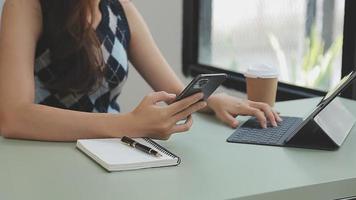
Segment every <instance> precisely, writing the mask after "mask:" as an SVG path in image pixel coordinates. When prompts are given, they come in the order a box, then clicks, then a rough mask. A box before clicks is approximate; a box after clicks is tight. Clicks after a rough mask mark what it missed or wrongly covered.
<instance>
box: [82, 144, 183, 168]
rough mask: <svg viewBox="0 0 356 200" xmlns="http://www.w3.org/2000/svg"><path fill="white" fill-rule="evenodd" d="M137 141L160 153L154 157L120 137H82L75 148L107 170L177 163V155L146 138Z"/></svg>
mask: <svg viewBox="0 0 356 200" xmlns="http://www.w3.org/2000/svg"><path fill="white" fill-rule="evenodd" d="M135 140H136V141H137V142H139V143H141V144H144V145H146V146H149V147H151V148H154V149H155V150H156V151H158V152H160V153H161V155H162V156H161V157H156V156H153V155H149V154H147V153H144V152H142V151H140V150H138V149H135V148H133V147H130V146H128V145H126V144H125V143H123V142H121V139H120V138H114V139H112V138H110V139H84V140H78V141H77V148H79V149H80V150H81V151H82V152H84V153H85V154H87V155H88V156H89V157H91V158H92V159H93V160H95V161H96V162H98V163H99V164H100V165H101V166H102V167H104V168H105V169H106V170H108V171H122V170H134V169H142V168H150V167H162V166H172V165H178V164H179V163H180V159H179V157H177V156H175V155H174V154H172V153H170V152H169V151H168V150H166V149H164V148H163V147H162V146H160V145H158V144H157V143H155V142H154V141H153V140H150V139H147V138H136V139H135Z"/></svg>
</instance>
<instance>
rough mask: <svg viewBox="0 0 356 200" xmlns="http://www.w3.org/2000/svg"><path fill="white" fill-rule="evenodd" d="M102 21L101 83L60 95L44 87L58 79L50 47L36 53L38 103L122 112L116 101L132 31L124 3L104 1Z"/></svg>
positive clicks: (100, 24)
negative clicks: (103, 71) (89, 89)
mask: <svg viewBox="0 0 356 200" xmlns="http://www.w3.org/2000/svg"><path fill="white" fill-rule="evenodd" d="M100 10H101V14H102V20H101V22H100V23H99V25H98V27H97V30H96V33H97V36H98V39H99V41H100V42H101V49H102V53H103V58H104V62H105V64H106V67H107V70H106V74H105V76H104V79H103V82H102V84H101V86H100V87H99V88H98V89H97V90H95V91H94V92H93V93H90V94H75V93H70V94H68V95H64V96H62V95H59V94H58V93H56V92H55V91H52V90H49V89H46V88H44V87H43V85H44V84H43V83H44V82H45V81H48V80H51V79H54V78H56V77H55V76H54V75H53V73H52V70H51V56H50V54H51V53H50V51H49V50H48V49H44V50H42V52H36V55H38V56H37V57H36V61H35V86H36V88H35V91H36V94H35V101H36V103H37V104H42V105H48V106H52V107H57V108H63V109H70V110H76V111H84V112H101V113H105V112H113V113H116V112H119V111H120V107H119V105H118V103H117V102H116V100H117V97H118V96H119V94H120V92H121V89H122V86H123V85H124V83H125V81H126V78H127V74H128V56H127V48H128V45H129V40H130V30H129V26H128V21H127V19H126V16H125V13H124V10H123V8H122V5H121V4H120V3H119V1H118V0H101V2H100Z"/></svg>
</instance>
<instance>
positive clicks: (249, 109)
mask: <svg viewBox="0 0 356 200" xmlns="http://www.w3.org/2000/svg"><path fill="white" fill-rule="evenodd" d="M242 113H243V114H246V115H251V116H255V117H256V118H257V120H258V121H259V122H260V124H261V127H262V128H267V119H266V116H265V114H264V113H263V112H262V111H261V110H260V109H257V108H253V107H245V108H244V109H243V110H242Z"/></svg>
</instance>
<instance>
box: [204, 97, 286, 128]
mask: <svg viewBox="0 0 356 200" xmlns="http://www.w3.org/2000/svg"><path fill="white" fill-rule="evenodd" d="M208 106H209V107H210V109H212V110H213V111H214V112H215V115H216V116H217V118H219V119H220V120H221V121H222V122H224V123H226V124H227V125H229V126H231V127H232V128H236V127H237V126H238V125H239V122H238V121H237V120H236V119H235V118H236V117H237V116H238V115H251V116H255V117H256V118H257V119H258V121H259V122H260V124H261V127H262V128H266V127H267V121H269V122H271V124H272V125H273V126H277V122H281V121H282V119H281V118H280V117H279V115H278V114H277V113H276V111H274V110H273V109H272V108H271V107H270V106H269V105H268V104H266V103H260V102H254V101H249V100H241V99H238V98H235V97H232V96H229V95H227V94H223V93H221V94H216V95H212V96H211V97H210V98H209V99H208Z"/></svg>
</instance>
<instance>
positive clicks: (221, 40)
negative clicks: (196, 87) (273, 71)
mask: <svg viewBox="0 0 356 200" xmlns="http://www.w3.org/2000/svg"><path fill="white" fill-rule="evenodd" d="M354 8H356V3H355V1H354V2H353V3H352V0H299V1H294V0H274V1H268V0H250V1H243V0H196V1H191V0H185V2H184V37H183V40H184V41H183V47H184V48H183V64H184V73H185V74H186V75H195V74H197V73H214V72H227V73H229V74H230V75H231V78H230V80H229V81H228V82H227V83H226V86H228V87H233V88H235V89H238V90H242V91H244V89H245V85H244V78H243V72H244V71H245V70H246V68H247V67H248V66H254V65H269V66H272V67H276V68H278V69H279V71H280V77H279V79H280V84H279V88H278V97H277V98H278V99H279V100H283V99H295V98H303V97H312V96H316V95H323V94H325V92H326V91H327V90H328V89H329V88H330V87H333V86H334V85H335V84H337V82H338V81H339V80H340V78H341V76H343V75H345V74H346V73H348V72H349V71H351V70H354V67H353V66H354V55H355V50H354V49H355V42H354V41H355V30H354V29H355V28H354V27H353V26H352V23H353V21H354V19H356V18H355V16H354V15H355V14H353V12H352V11H353V10H354ZM347 94H348V96H352V91H351V90H349V91H348V93H347Z"/></svg>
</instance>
